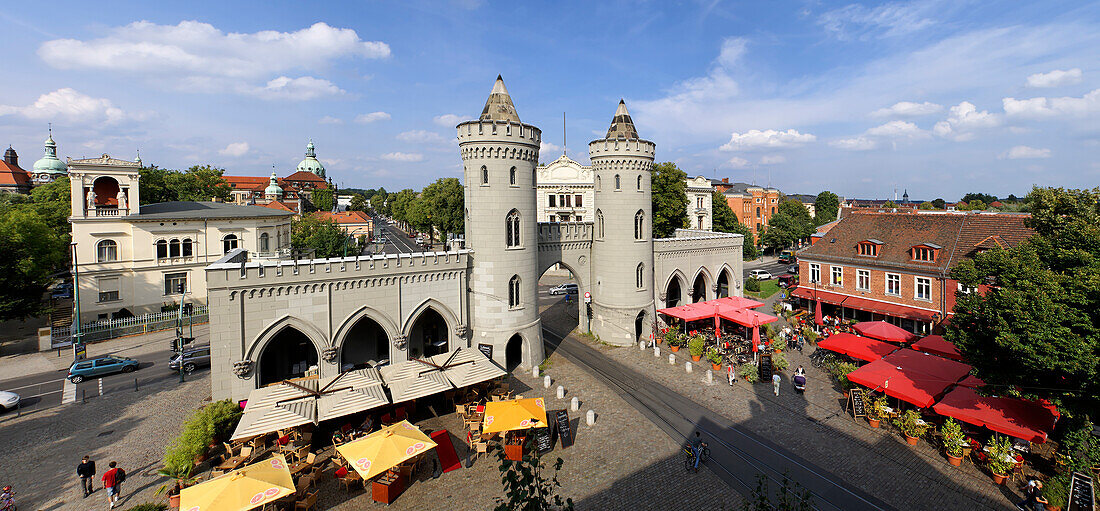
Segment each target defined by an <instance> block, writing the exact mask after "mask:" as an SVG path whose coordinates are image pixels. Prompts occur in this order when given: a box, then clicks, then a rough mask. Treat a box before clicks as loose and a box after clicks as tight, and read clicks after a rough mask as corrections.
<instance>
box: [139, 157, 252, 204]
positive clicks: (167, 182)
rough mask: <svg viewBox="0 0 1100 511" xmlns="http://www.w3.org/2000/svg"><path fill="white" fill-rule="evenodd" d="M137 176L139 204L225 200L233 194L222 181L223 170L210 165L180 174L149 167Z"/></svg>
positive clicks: (190, 169)
mask: <svg viewBox="0 0 1100 511" xmlns="http://www.w3.org/2000/svg"><path fill="white" fill-rule="evenodd" d="M138 173H139V174H140V176H141V203H142V204H156V203H158V202H170V201H209V200H211V199H213V198H218V199H221V200H229V197H230V193H231V192H232V190H233V188H232V187H231V186H229V183H227V182H225V179H223V178H222V175H223V174H224V173H225V169H219V168H216V167H212V166H210V165H194V166H192V167H191V168H189V169H187V170H186V171H183V172H180V171H178V170H167V169H161V168H158V167H156V166H153V167H147V168H143V169H141V170H140V171H139V172H138Z"/></svg>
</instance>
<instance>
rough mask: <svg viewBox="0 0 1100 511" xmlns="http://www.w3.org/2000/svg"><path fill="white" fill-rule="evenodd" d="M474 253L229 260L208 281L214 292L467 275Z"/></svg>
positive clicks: (211, 269)
mask: <svg viewBox="0 0 1100 511" xmlns="http://www.w3.org/2000/svg"><path fill="white" fill-rule="evenodd" d="M472 253H473V251H472V250H469V249H463V250H458V251H450V252H416V253H410V254H379V255H373V256H357V257H334V258H330V259H300V260H297V261H251V262H233V261H232V259H231V258H230V257H228V256H227V257H224V258H222V259H220V260H219V261H217V262H215V263H213V264H211V265H210V266H207V267H206V280H207V286H208V287H209V288H210V289H214V288H218V287H221V288H232V287H241V286H270V285H279V284H292V283H298V282H305V281H309V282H317V281H318V280H323V279H325V278H330V279H333V280H337V279H339V280H345V279H357V278H366V277H385V276H398V275H405V274H410V273H422V272H423V273H429V272H446V271H465V270H466V269H467V268H468V266H469V257H470V254H472ZM236 259H240V258H239V257H238V258H236Z"/></svg>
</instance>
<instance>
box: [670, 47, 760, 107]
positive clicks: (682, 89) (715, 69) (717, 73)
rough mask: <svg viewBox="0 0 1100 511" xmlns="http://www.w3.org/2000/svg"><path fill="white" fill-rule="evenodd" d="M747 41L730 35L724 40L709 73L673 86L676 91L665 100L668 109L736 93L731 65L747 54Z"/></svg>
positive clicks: (732, 95) (737, 89) (731, 95)
mask: <svg viewBox="0 0 1100 511" xmlns="http://www.w3.org/2000/svg"><path fill="white" fill-rule="evenodd" d="M746 44H747V40H745V39H744V38H740V37H729V38H726V39H725V40H723V41H722V48H721V49H720V50H719V53H718V57H717V58H716V59H715V60H714V63H713V64H712V65H711V68H710V71H709V72H708V73H707V75H706V76H700V77H695V78H689V79H687V80H684V81H682V82H679V83H677V84H676V85H675V86H674V90H675V92H674V93H673V94H672V95H671V96H670V97H668V98H666V100H665V101H667V102H668V103H669V105H667V107H668V108H673V109H677V108H681V107H682V106H684V105H692V104H694V103H696V102H699V101H708V100H728V99H730V98H733V97H735V96H737V94H738V92H740V88H739V87H738V85H737V81H736V80H734V79H733V77H732V76H731V75H730V72H731V71H732V68H733V67H734V66H735V65H736V64H737V63H738V62H739V61H740V60H741V57H742V56H743V55H744V54H745V45H746Z"/></svg>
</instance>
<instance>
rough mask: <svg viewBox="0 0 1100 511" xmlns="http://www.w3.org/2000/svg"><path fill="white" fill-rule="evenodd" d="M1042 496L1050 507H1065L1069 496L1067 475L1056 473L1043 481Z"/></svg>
mask: <svg viewBox="0 0 1100 511" xmlns="http://www.w3.org/2000/svg"><path fill="white" fill-rule="evenodd" d="M1043 496H1045V497H1046V498H1047V501H1048V502H1050V505H1051V506H1052V507H1058V508H1065V507H1066V497H1068V496H1069V475H1067V474H1058V475H1056V476H1054V477H1051V478H1050V479H1047V480H1046V481H1043Z"/></svg>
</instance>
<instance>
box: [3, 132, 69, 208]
mask: <svg viewBox="0 0 1100 511" xmlns="http://www.w3.org/2000/svg"><path fill="white" fill-rule="evenodd" d="M44 149H45V151H44V152H45V154H44V155H43V156H42V158H40V159H39V160H38V161H36V162H34V166H33V167H31V170H29V171H28V170H24V169H23V168H22V167H20V166H19V155H18V154H16V152H15V149H12V147H11V146H8V149H7V150H6V151H4V160H3V162H2V163H0V191H3V192H13V193H30V191H31V188H34V187H35V186H39V185H44V184H49V183H52V182H54V181H56V180H57V178H59V177H64V176H66V175H68V167H67V166H66V165H65V162H63V161H61V160H60V159H59V158H58V157H57V143H56V142H54V141H53V130H52V129H51V130H50V133H49V136H47V138H46V142H45V143H44Z"/></svg>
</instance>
